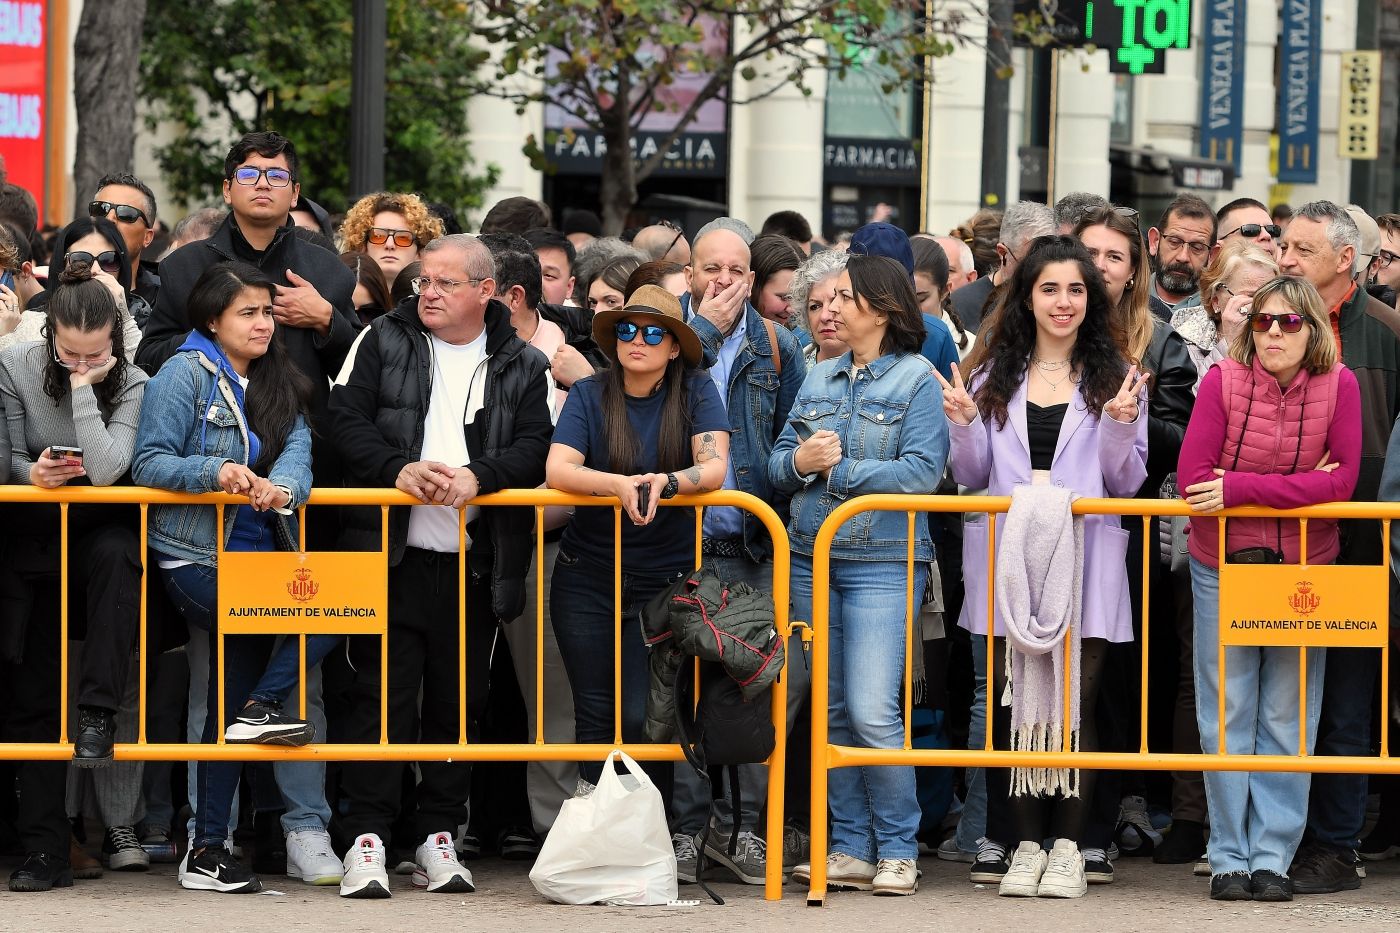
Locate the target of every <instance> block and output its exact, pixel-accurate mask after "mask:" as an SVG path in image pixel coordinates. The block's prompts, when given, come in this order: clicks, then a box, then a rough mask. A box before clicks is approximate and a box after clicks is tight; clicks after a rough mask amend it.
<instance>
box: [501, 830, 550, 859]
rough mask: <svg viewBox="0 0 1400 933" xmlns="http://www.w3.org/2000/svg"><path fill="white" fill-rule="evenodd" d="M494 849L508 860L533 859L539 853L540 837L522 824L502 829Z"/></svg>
mask: <svg viewBox="0 0 1400 933" xmlns="http://www.w3.org/2000/svg"><path fill="white" fill-rule="evenodd" d="M496 850H497V851H498V852H499V853H500V856H501V858H503V859H507V860H509V861H518V862H528V861H533V860H534V859H535V858H536V857H537V856H538V855H539V854H540V838H539V837H538V836H536V835H535V831H534V830H532V829H528V828H526V827H523V826H516V827H514V828H512V829H503V830H501V834H500V836H498V837H497V839H496Z"/></svg>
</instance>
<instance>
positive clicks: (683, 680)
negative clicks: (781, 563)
mask: <svg viewBox="0 0 1400 933" xmlns="http://www.w3.org/2000/svg"><path fill="white" fill-rule="evenodd" d="M699 667H700V702H699V704H698V705H697V703H696V702H695V688H694V685H695V679H696V678H695V665H694V664H692V663H689V659H688V658H687V661H686V662H684V663H682V664H680V665H679V666H678V667H677V668H676V680H675V685H674V686H675V693H674V695H675V709H676V736H677V738H678V739H679V741H680V745H681V749H682V750H683V751H684V752H685V760H686V761H688V762H689V763H690V765H691V767H693V768H694V769H695V771H696V773H698V774H699V775H700V777H701V778H703V779H704V780H705V782H706V783H707V784H708V785H709V786H710V797H711V799H713V798H714V795H715V789H716V788H718V787H719V786H721V781H722V778H723V773H724V771H725V770H728V772H729V800H730V806H731V812H733V814H734V816H735V819H734V829H733V831H732V832H731V834H730V836H729V844H728V850H729V852H730V854H733V853H734V852H735V850H736V849H737V847H738V845H739V820H738V814H739V812H740V810H739V804H740V801H741V800H742V792H741V789H740V787H739V767H738V766H739V765H745V764H758V763H760V762H764V761H767V760H768V757H769V756H770V755H772V754H773V748H774V746H775V745H776V737H775V735H774V732H773V719H772V716H771V715H770V711H771V709H772V702H771V700H772V688H769V689H768V690H765V691H763V693H761V694H760V695H759V696H757V697H755V698H754V699H752V700H745V699H744V696H743V693H742V692H741V691H740V689H739V684H738V683H737V682H736V681H735V680H734V678H732V677H730V676H729V675H728V674H727V673H726V672H725V670H724V667H723V666H722V665H720V664H716V663H715V662H713V661H701V662H699ZM692 710H693V711H694V712H692ZM709 838H710V819H709V816H708V815H707V816H706V818H705V828H704V829H703V830H701V832H700V839H699V845H697V846H696V850H697V861H696V869H695V877H696V882H697V883H698V884H699V885H700V887H701V889H703V890H704V892H705V893H706V894H708V895H709V896H710V899H711V900H713V901H714V902H715V903H716V904H721V905H722V904H723V903H724V899H723V898H722V897H720V896H719V895H718V894H716V893H715V892H714V891H713V890H712V889H711V888H710V887H709V885H707V884H705V882H704V880H703V879H702V878H701V875H702V874H703V873H704V871H705V845H706V843H707V842H709Z"/></svg>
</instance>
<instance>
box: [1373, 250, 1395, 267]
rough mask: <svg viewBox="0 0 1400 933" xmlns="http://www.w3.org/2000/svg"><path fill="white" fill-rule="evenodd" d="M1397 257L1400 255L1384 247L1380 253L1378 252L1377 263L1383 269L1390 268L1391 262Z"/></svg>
mask: <svg viewBox="0 0 1400 933" xmlns="http://www.w3.org/2000/svg"><path fill="white" fill-rule="evenodd" d="M1397 258H1400V257H1397V256H1396V255H1395V254H1394V253H1392V252H1391V251H1390V250H1388V249H1383V250H1381V251H1380V252H1379V253H1376V263H1377V264H1378V265H1379V266H1380V267H1381V268H1382V269H1389V268H1390V264H1391V263H1392V262H1394V261H1395V260H1396V259H1397Z"/></svg>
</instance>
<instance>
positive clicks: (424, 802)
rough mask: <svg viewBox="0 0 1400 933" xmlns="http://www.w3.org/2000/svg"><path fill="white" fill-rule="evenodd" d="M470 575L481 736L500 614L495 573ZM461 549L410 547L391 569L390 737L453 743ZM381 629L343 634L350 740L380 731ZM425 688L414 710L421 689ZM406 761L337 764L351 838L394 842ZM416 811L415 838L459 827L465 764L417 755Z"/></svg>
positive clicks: (471, 651) (470, 688)
mask: <svg viewBox="0 0 1400 933" xmlns="http://www.w3.org/2000/svg"><path fill="white" fill-rule="evenodd" d="M469 576H470V579H469V580H468V581H467V738H468V741H477V740H479V737H480V728H479V722H480V719H481V715H482V711H483V709H484V707H485V704H486V698H487V695H488V692H489V689H490V662H491V646H492V644H493V643H494V641H495V638H496V627H497V620H496V617H495V616H494V615H493V614H492V612H491V581H490V580H489V579H486V578H484V577H479V576H477V575H476V574H472V573H470V572H469ZM457 577H458V574H457V555H456V554H440V553H437V552H434V551H424V550H419V549H418V548H412V547H410V548H407V549H406V550H405V551H404V556H403V560H402V561H401V562H400V563H399V565H398V566H397V567H393V568H390V570H389V636H388V651H389V683H388V688H387V689H388V691H389V741H390V742H393V743H412V742H419V741H421V742H424V743H448V744H455V743H456V742H457V740H458V738H459V736H458V708H459V705H460V702H461V700H460V696H461V695H460V693H459V692H458V689H457V687H458V665H457V651H458V638H457V594H458V589H457ZM379 641H380V640H379V639H378V638H377V637H368V636H356V637H353V638H351V639H350V641H349V654H350V663H351V664H352V665H353V667H354V668H355V682H354V686H353V687H352V688H351V691H350V694H349V703H348V706H347V708H346V710H345V713H344V716H343V718H342V721H343V723H344V726H345V728H344V732H343V737H344V740H345V741H346V742H369V743H374V742H378V741H379V732H380V719H379V696H380V690H381V689H383V687H384V685H383V684H382V683H381V680H380V668H379V659H380V655H379V651H380V646H379ZM420 685H421V687H422V691H423V704H422V713H421V716H420V714H419V704H418V691H419V687H420ZM405 767H407V763H406V762H402V761H357V762H347V763H346V764H345V766H344V769H343V770H342V772H341V793H342V795H343V796H342V801H341V810H342V814H343V815H342V817H341V819H340V831H341V833H343V835H344V837H345V838H346V839H347V840H353V839H355V838H356V837H357V836H360V835H361V834H363V833H375V834H377V835H378V836H379V838H380V839H382V840H383V841H384V844H385V845H386V846H388V845H390V843H391V840H392V836H393V826H394V823H395V821H396V820H397V819H398V817H399V808H400V800H401V799H402V783H403V773H404V768H405ZM418 769H419V772H420V773H421V775H422V780H421V782H420V783H419V785H418V812H417V814H416V818H415V820H414V824H415V830H414V832H415V834H416V836H417V838H416V839H415V840H413V844H415V845H416V844H417V843H418V842H420V841H422V840H423V839H424V838H426V837H427V836H428V835H430V834H432V833H436V832H451V833H456V831H457V827H458V825H460V824H462V823H464V822H466V820H467V799H468V797H469V796H470V795H471V765H470V764H469V763H467V762H443V761H423V762H419V764H418Z"/></svg>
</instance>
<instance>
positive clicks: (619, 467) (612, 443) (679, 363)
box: [597, 338, 695, 476]
mask: <svg viewBox="0 0 1400 933" xmlns="http://www.w3.org/2000/svg"><path fill="white" fill-rule="evenodd" d="M672 339H674V338H672ZM692 371H693V370H691V369H690V368H689V367H687V366H686V365H685V360H684V358H683V357H680V356H677V357H676V358H675V359H673V360H671V361H670V362H668V363H667V364H666V371H665V372H664V373H663V374H662V376H661V382H660V383H659V384H658V385H657V391H661V390H663V389H664V390H665V392H666V401H665V402H663V403H662V406H661V430H660V432H659V434H658V435H657V439H656V472H658V473H677V472H679V471H681V470H684V469H685V468H686V467H689V466H690V465H691V464H693V463H694V462H695V457H694V456H693V455H692V454H691V450H690V439H691V436H692V435H693V434H694V431H693V430H692V429H691V426H692V424H693V422H692V421H691V418H690V374H691V372H692ZM597 378H598V379H600V380H601V381H602V384H603V431H604V433H606V434H607V437H608V466H609V469H611V470H612V472H614V473H621V474H622V475H624V476H627V475H630V474H632V473H636V472H637V471H638V463H637V461H638V458H639V457H640V456H641V450H640V449H639V447H638V444H637V432H636V431H635V430H634V429H633V427H632V422H631V420H630V419H629V418H628V417H627V390H626V387H625V385H624V383H623V369H622V366H621V364H616V365H613V366H609V367H608V368H607V369H605V370H603V372H601V373H599V374H598V376H597Z"/></svg>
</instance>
